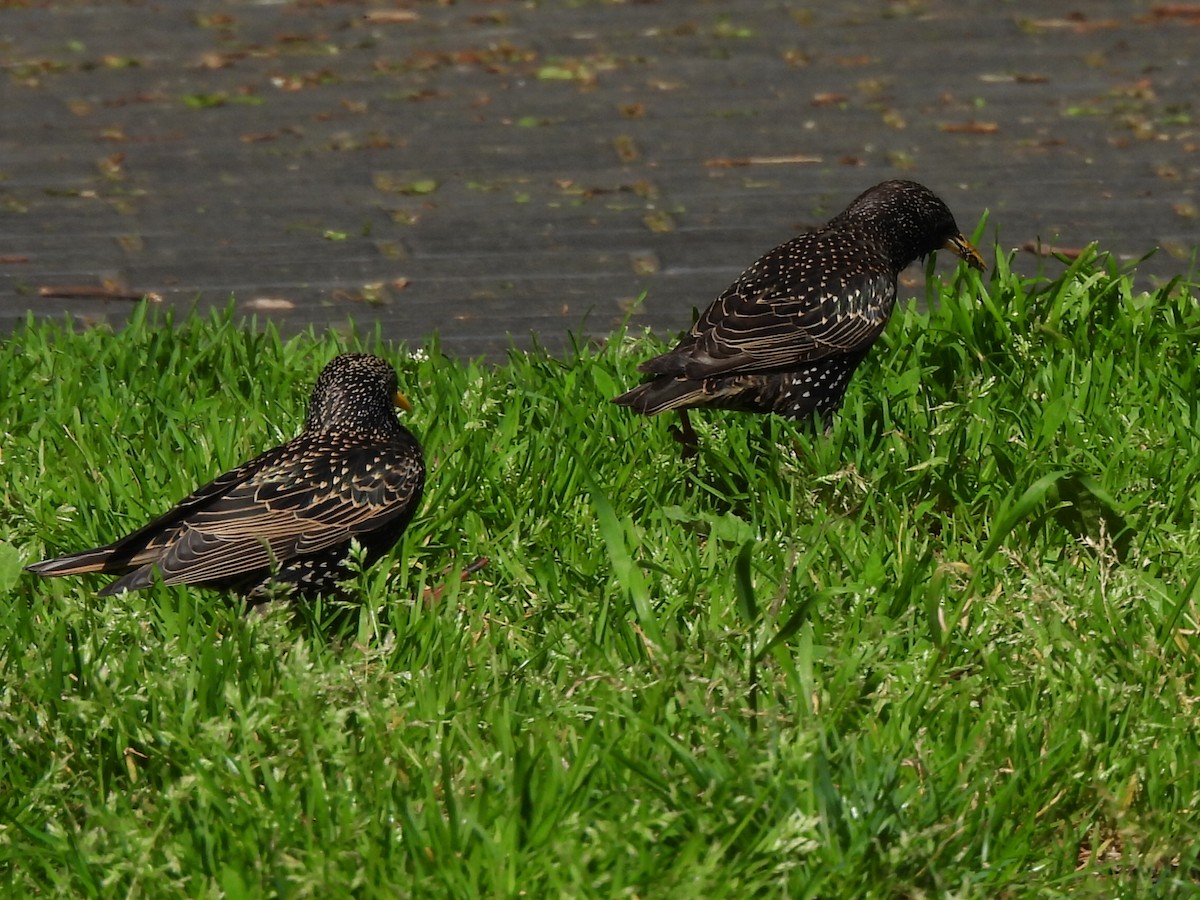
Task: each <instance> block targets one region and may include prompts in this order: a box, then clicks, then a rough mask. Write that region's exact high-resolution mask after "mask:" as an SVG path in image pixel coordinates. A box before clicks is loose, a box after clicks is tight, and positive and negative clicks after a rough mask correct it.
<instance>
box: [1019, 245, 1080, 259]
mask: <svg viewBox="0 0 1200 900" xmlns="http://www.w3.org/2000/svg"><path fill="white" fill-rule="evenodd" d="M1021 249H1022V250H1024V251H1025V252H1026V253H1032V254H1033V255H1034V256H1061V257H1063V259H1078V258H1079V257H1080V256H1082V255H1083V252H1084V249H1086V248H1083V247H1055V246H1053V245H1052V244H1043V243H1042V242H1041V241H1026V242H1025V243H1024V244H1022V245H1021Z"/></svg>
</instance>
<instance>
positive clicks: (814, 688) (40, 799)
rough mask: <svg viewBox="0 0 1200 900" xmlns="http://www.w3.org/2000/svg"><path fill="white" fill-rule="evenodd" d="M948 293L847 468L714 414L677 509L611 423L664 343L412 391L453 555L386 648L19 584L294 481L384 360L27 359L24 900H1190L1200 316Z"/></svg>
mask: <svg viewBox="0 0 1200 900" xmlns="http://www.w3.org/2000/svg"><path fill="white" fill-rule="evenodd" d="M956 279H957V280H955V281H954V282H952V283H951V284H949V285H946V286H944V288H941V289H940V290H942V291H943V293H942V296H941V297H940V301H941V302H939V303H935V304H934V306H935V307H936V309H935V311H934V312H933V313H932V314H931V315H923V314H918V313H917V312H916V311H915V309H913V308H909V309H907V310H905V311H898V313H897V315H896V317H895V319H894V320H893V322H892V323H891V325H890V326H889V328H888V330H887V333H886V335H885V337H884V339H883V340H882V341H881V343H880V345H879V346H878V347H877V348H876V351H875V352H874V353H873V354H872V355H871V357H870V358H869V359H868V361H867V363H866V364H865V365H864V366H863V368H862V370H861V372H860V373H859V375H858V377H857V378H856V379H855V381H854V383H853V384H852V386H851V390H850V394H849V396H848V399H847V403H846V406H845V409H844V411H843V413H842V415H841V416H840V417H839V418H838V419H837V421H836V423H835V425H834V428H833V431H832V433H831V434H830V435H829V436H828V437H825V436H813V435H810V434H808V433H806V432H805V430H804V429H801V428H798V427H796V426H794V425H792V424H789V423H786V422H783V421H780V420H777V419H774V418H763V417H750V416H739V415H735V414H722V413H708V414H698V415H696V414H694V415H693V421H694V422H696V424H697V426H698V430H699V432H700V436H701V440H702V443H703V450H702V452H701V453H700V455H699V457H698V458H697V459H696V460H694V461H693V462H691V463H686V464H685V463H681V462H680V459H679V453H678V448H677V446H676V445H675V444H674V442H673V441H672V439H671V438H670V437H669V435H668V432H667V426H668V424H669V423H668V421H667V420H666V418H665V417H664V418H662V419H654V420H646V419H642V418H638V417H635V416H633V415H631V414H629V413H628V411H626V410H622V409H619V408H617V407H614V406H612V405H611V404H609V403H607V399H608V398H609V397H611V396H613V395H614V394H616V393H618V392H619V390H620V389H621V388H623V387H624V386H626V385H629V384H631V383H633V382H634V380H635V374H634V369H635V366H636V363H637V362H638V361H639V360H641V359H643V358H645V357H646V356H647V355H648V354H649V353H650V352H651V351H652V350H654V349H655V348H656V346H657V345H656V344H654V342H653V341H651V340H650V339H649V338H647V337H646V336H644V335H640V334H639V335H616V336H614V338H613V339H612V340H611V341H609V342H608V344H607V346H604V347H600V348H596V347H582V348H579V349H577V350H576V351H575V352H574V353H573V354H571V355H570V357H569V358H567V359H561V360H560V359H555V358H552V357H551V356H549V355H547V354H544V353H541V352H535V353H531V354H528V355H526V354H516V353H514V354H513V355H512V356H511V358H510V360H509V362H508V363H507V364H506V365H503V366H497V367H488V366H483V365H480V364H473V363H472V364H464V363H460V362H455V361H452V360H449V359H446V358H444V357H442V356H441V355H440V354H439V353H438V352H437V349H436V347H430V348H428V352H427V353H424V354H418V355H416V356H412V355H403V354H398V353H395V352H392V351H390V350H387V349H386V348H385V349H384V352H385V353H386V354H387V355H389V357H390V358H392V359H393V360H394V361H395V362H396V363H397V366H398V368H399V370H400V373H401V383H402V386H403V387H404V388H405V390H406V391H407V392H408V393H409V395H410V396H411V397H412V398H413V399H414V401H416V403H417V409H416V411H415V412H414V413H413V414H412V415H411V416H409V417H408V420H409V424H410V425H411V427H412V428H413V429H414V431H415V432H416V433H417V434H418V435H419V437H420V438H421V440H422V442H423V444H424V446H425V449H426V455H427V462H428V465H429V486H428V489H427V494H426V500H425V503H424V505H423V509H422V511H421V512H420V513H419V514H418V516H417V517H416V519H415V521H414V522H413V524H412V526H411V527H410V529H409V531H408V533H407V535H406V536H405V538H404V540H403V541H402V542H401V544H400V545H399V546H398V547H397V549H396V551H395V552H394V553H393V554H392V555H391V556H390V557H389V558H388V559H387V560H386V561H385V562H383V563H380V564H379V565H378V566H376V567H375V568H373V569H372V570H370V571H368V572H365V573H363V574H362V575H360V576H359V578H358V586H357V590H358V591H359V592H360V593H361V596H362V598H363V600H362V604H361V605H360V606H358V607H354V608H351V609H349V610H346V609H335V608H332V607H324V608H322V607H320V606H317V607H316V608H309V609H301V610H300V611H299V612H297V613H296V614H295V615H291V614H289V613H288V611H287V610H277V611H275V612H273V613H271V614H270V615H267V616H264V617H251V618H244V617H243V616H242V615H241V612H240V610H239V608H238V606H237V605H236V604H235V603H233V602H231V601H230V600H228V599H227V598H224V597H221V596H219V595H216V594H210V593H207V592H203V591H193V590H187V589H182V588H171V589H167V588H162V587H161V586H160V587H156V588H154V589H152V590H149V591H146V592H143V593H140V594H137V595H125V596H123V597H120V598H116V599H114V600H112V601H109V602H104V601H100V600H97V599H96V598H95V596H94V592H95V590H96V589H97V588H98V587H99V586H100V585H101V584H103V583H104V581H105V579H103V578H93V577H88V578H66V579H56V580H38V579H36V578H34V577H32V576H29V575H25V574H18V568H17V567H18V563H20V564H24V563H27V562H32V561H34V560H36V559H39V558H41V557H42V556H43V555H48V554H53V553H58V552H65V551H68V550H72V549H79V548H82V547H84V546H89V545H93V544H97V543H101V542H105V541H108V540H110V539H112V538H114V537H116V536H118V535H119V534H121V533H123V532H125V531H127V530H129V529H131V528H133V527H135V526H136V525H138V524H140V523H141V522H143V521H144V520H145V519H146V518H148V517H149V516H151V515H153V514H155V513H157V512H159V511H161V510H162V509H164V508H165V507H166V506H167V505H169V504H170V503H171V502H173V501H174V500H175V499H177V498H178V497H179V496H181V495H182V494H183V493H184V492H186V491H187V490H189V489H190V488H191V487H193V486H194V485H195V484H196V483H198V482H199V481H201V480H204V479H207V478H209V477H210V476H212V475H214V474H216V473H217V472H219V471H221V470H222V469H223V468H225V467H228V466H230V465H232V464H234V463H236V462H239V461H241V460H242V459H244V458H246V457H248V456H249V455H250V454H252V453H254V452H256V451H258V450H260V449H263V448H265V447H267V446H269V445H271V444H273V443H275V442H277V441H279V440H282V439H284V438H286V437H289V436H290V435H292V434H293V433H294V432H295V430H296V428H297V427H298V425H299V423H300V422H301V419H302V415H303V406H304V402H305V400H306V398H307V393H308V390H309V387H310V386H311V384H312V381H313V379H314V378H315V376H316V373H317V372H318V371H319V370H320V368H321V366H322V365H323V363H324V362H326V361H327V360H328V359H329V358H330V357H331V356H332V355H334V354H335V353H336V352H338V351H340V350H343V349H348V348H353V347H359V346H365V347H367V348H368V349H370V348H376V342H373V341H370V340H366V341H360V340H357V339H349V340H342V339H338V338H335V337H330V336H319V337H315V336H311V335H310V336H303V337H300V338H297V339H294V340H290V341H287V342H283V341H281V340H280V339H279V338H278V337H277V336H276V335H275V334H273V333H271V332H266V333H261V332H259V333H255V332H254V331H251V330H246V329H243V328H241V327H239V326H238V325H236V324H234V323H232V322H231V321H230V319H229V317H228V316H215V317H213V318H209V319H197V318H189V319H187V320H186V321H178V322H174V323H171V325H172V327H155V326H152V325H151V324H148V323H146V322H145V321H143V320H141V319H138V320H136V321H135V322H134V324H133V325H131V326H130V327H129V328H128V329H127V330H125V331H122V332H121V333H119V334H113V333H110V332H108V331H103V330H96V331H84V332H71V331H69V330H63V329H61V328H58V327H55V326H50V325H34V324H30V325H28V326H27V327H26V328H25V329H23V330H22V331H21V332H19V333H18V334H16V335H14V336H11V337H10V338H8V339H7V340H5V341H4V342H3V343H0V371H3V372H4V384H5V389H4V390H3V391H2V392H0V432H2V433H3V444H2V446H0V472H2V473H3V479H2V481H0V490H2V491H3V502H2V503H0V740H2V741H3V745H2V746H0V893H3V894H4V895H6V896H20V895H64V894H67V895H92V896H95V895H100V896H143V895H145V896H172V895H179V896H182V895H187V896H211V897H216V896H226V897H242V896H257V895H276V894H277V895H284V896H317V897H336V896H346V895H349V894H361V895H363V896H374V895H383V896H417V895H425V896H456V897H469V896H484V897H507V896H516V895H518V894H522V895H525V896H530V897H544V896H588V897H590V896H594V897H611V896H639V897H710V898H715V897H739V898H740V897H747V896H753V895H756V894H758V895H776V896H790V897H837V896H872V897H890V896H964V897H996V896H1013V897H1016V896H1042V897H1055V896H1064V895H1083V896H1097V897H1114V896H1130V897H1133V896H1173V895H1178V896H1184V895H1189V894H1192V893H1194V892H1196V891H1198V890H1200V842H1198V841H1197V840H1196V835H1197V834H1200V749H1198V739H1197V735H1198V734H1200V638H1198V636H1197V635H1198V631H1197V629H1198V620H1200V612H1198V609H1197V597H1196V588H1197V583H1198V580H1200V527H1198V525H1197V521H1196V512H1197V501H1198V489H1200V428H1198V425H1200V366H1198V365H1197V353H1196V347H1197V342H1198V340H1200V309H1198V308H1197V303H1196V300H1195V299H1194V298H1193V297H1192V295H1191V293H1190V290H1189V289H1186V288H1185V287H1181V286H1169V287H1167V288H1164V289H1162V290H1160V291H1158V292H1156V293H1153V294H1146V293H1135V292H1134V291H1133V290H1132V289H1131V287H1130V281H1129V279H1128V278H1127V277H1126V276H1124V275H1123V274H1121V273H1118V272H1116V271H1115V270H1114V269H1113V268H1112V267H1111V266H1110V265H1109V264H1108V263H1106V262H1105V261H1104V260H1096V259H1095V258H1093V257H1091V256H1089V257H1086V258H1084V259H1082V260H1080V261H1078V262H1076V263H1074V264H1072V265H1071V266H1070V267H1069V268H1068V269H1067V271H1066V272H1065V274H1064V275H1063V276H1062V277H1061V278H1060V279H1057V280H1055V281H1037V282H1031V281H1026V280H1022V279H1020V278H1018V277H1016V276H1014V275H1011V274H1010V273H1009V272H1008V269H1007V261H1006V260H1005V259H999V260H998V265H997V268H996V270H995V272H994V273H993V274H992V275H991V276H990V281H985V282H981V281H980V280H979V278H978V276H977V275H975V274H974V273H966V272H965V270H963V269H961V268H960V270H959V272H958V274H957V276H956ZM934 284H935V285H937V284H938V282H934ZM935 299H937V298H935ZM478 556H486V557H487V558H488V559H489V561H490V562H489V565H488V566H487V568H486V569H484V570H483V571H482V572H480V573H478V574H476V575H473V576H469V577H467V578H465V579H464V578H462V577H460V573H461V571H462V569H463V568H464V567H465V566H466V565H467V564H469V563H470V562H471V561H472V560H473V559H475V558H476V557H478ZM435 588H437V589H440V590H441V593H440V594H437V595H435V594H434V593H431V591H432V589H435Z"/></svg>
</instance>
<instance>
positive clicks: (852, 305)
mask: <svg viewBox="0 0 1200 900" xmlns="http://www.w3.org/2000/svg"><path fill="white" fill-rule="evenodd" d="M851 249H853V248H845V247H839V246H837V245H833V246H830V245H829V243H828V242H827V241H826V240H825V238H824V237H823V236H821V235H818V234H806V235H801V236H800V237H798V238H795V239H793V240H791V241H789V242H788V243H786V244H783V245H781V246H779V247H776V248H775V249H774V250H772V251H771V252H770V253H767V254H766V255H765V256H763V257H762V258H761V259H760V260H758V261H757V262H756V263H755V264H754V265H753V266H751V267H750V268H749V269H747V270H746V271H745V272H743V273H742V275H741V276H740V277H739V278H738V279H737V281H735V282H734V283H733V284H731V285H730V286H729V287H728V288H727V289H726V290H725V292H724V293H722V294H721V296H720V297H718V298H717V299H716V300H715V301H713V303H712V304H711V305H710V306H709V307H708V308H707V309H706V310H705V311H704V313H703V314H701V316H700V317H699V318H698V319H697V320H696V323H695V324H694V325H693V326H692V329H691V331H690V332H689V334H688V335H687V336H686V337H685V338H684V339H683V340H682V341H681V342H680V344H679V346H678V347H676V348H675V349H674V350H672V351H671V352H669V353H666V354H663V355H662V356H659V357H656V358H655V359H652V360H649V361H648V362H647V363H645V364H644V365H643V366H642V369H643V371H647V372H653V373H655V374H659V375H675V376H684V377H687V378H691V379H703V378H708V377H711V376H714V375H720V374H728V373H735V372H770V371H776V370H780V369H787V368H792V367H794V366H796V365H797V364H799V363H804V362H812V361H815V360H819V359H822V358H824V357H827V356H833V355H836V354H840V353H846V352H849V351H852V350H855V349H859V348H861V347H863V346H865V345H869V344H870V343H871V342H872V341H873V340H875V338H876V337H878V336H879V334H880V332H882V330H883V327H884V325H886V324H887V319H888V316H889V315H890V314H891V305H892V301H893V300H894V298H895V291H896V287H895V281H894V279H893V277H892V275H891V273H890V272H888V271H886V270H884V269H883V268H882V267H879V268H872V267H870V266H866V265H863V264H861V263H856V262H855V261H854V258H853V256H852V255H851V254H850V253H849V250H851ZM817 260H822V261H823V262H824V264H822V265H818V264H817V262H816V261H817Z"/></svg>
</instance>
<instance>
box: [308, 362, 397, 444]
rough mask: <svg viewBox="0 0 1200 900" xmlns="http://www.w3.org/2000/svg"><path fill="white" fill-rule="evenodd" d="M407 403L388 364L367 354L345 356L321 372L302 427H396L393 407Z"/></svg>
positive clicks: (334, 429) (332, 428)
mask: <svg viewBox="0 0 1200 900" xmlns="http://www.w3.org/2000/svg"><path fill="white" fill-rule="evenodd" d="M407 403H408V401H407V400H405V399H404V395H403V394H401V393H400V391H399V386H398V380H397V378H396V370H395V369H394V368H393V367H392V364H391V363H389V362H388V361H387V360H384V359H380V358H379V357H378V356H372V355H371V354H369V353H344V354H342V355H341V356H336V357H334V358H333V359H332V360H331V361H330V362H329V364H328V365H327V366H326V367H325V368H324V369H322V370H321V374H320V376H319V377H318V378H317V383H316V385H315V386H314V387H313V392H312V399H310V400H309V402H308V418H307V419H306V420H305V423H304V428H305V430H306V431H340V430H345V429H349V428H368V429H379V428H382V429H390V428H395V427H397V426H398V422H397V420H396V412H395V407H397V406H401V407H404V408H408V406H407Z"/></svg>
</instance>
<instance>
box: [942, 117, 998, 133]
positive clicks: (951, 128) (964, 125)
mask: <svg viewBox="0 0 1200 900" xmlns="http://www.w3.org/2000/svg"><path fill="white" fill-rule="evenodd" d="M938 128H939V129H940V130H941V131H944V132H946V133H947V134H995V133H996V132H997V131H999V130H1000V126H999V125H997V124H996V123H995V122H976V121H975V120H973V119H972V120H971V121H970V122H943V123H942V124H941V125H939V126H938Z"/></svg>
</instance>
